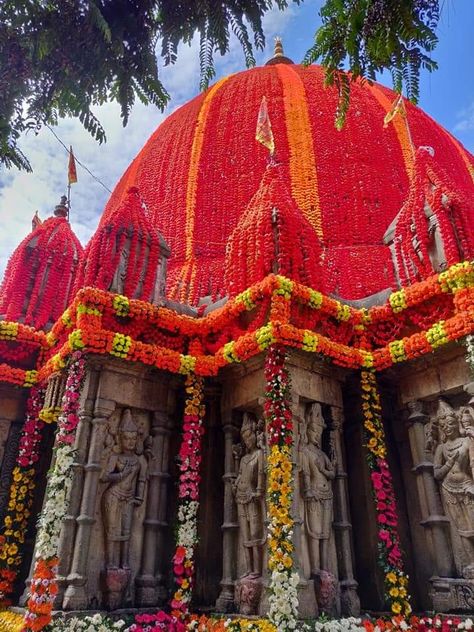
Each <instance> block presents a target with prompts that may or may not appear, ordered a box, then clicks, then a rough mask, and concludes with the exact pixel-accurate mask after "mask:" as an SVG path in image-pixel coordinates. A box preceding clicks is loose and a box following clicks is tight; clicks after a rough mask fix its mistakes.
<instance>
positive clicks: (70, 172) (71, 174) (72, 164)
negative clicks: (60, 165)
mask: <svg viewBox="0 0 474 632" xmlns="http://www.w3.org/2000/svg"><path fill="white" fill-rule="evenodd" d="M67 180H68V183H69V184H74V183H75V182H77V171H76V160H75V158H74V153H73V151H72V145H71V146H70V147H69V165H68V169H67Z"/></svg>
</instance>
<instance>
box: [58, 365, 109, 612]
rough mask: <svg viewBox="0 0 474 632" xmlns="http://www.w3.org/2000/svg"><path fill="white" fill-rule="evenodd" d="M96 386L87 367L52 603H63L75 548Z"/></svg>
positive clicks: (95, 374)
mask: <svg viewBox="0 0 474 632" xmlns="http://www.w3.org/2000/svg"><path fill="white" fill-rule="evenodd" d="M98 385H99V372H98V371H97V370H94V369H90V370H89V371H88V372H87V376H86V380H85V383H84V393H85V399H84V400H83V403H82V406H81V407H80V409H79V413H78V414H79V424H78V427H77V432H76V440H75V444H74V448H75V450H76V456H75V460H74V463H73V469H74V473H73V479H72V487H71V495H70V497H69V507H68V513H67V515H66V516H65V517H64V520H63V526H62V529H61V537H60V540H59V547H58V555H59V571H58V594H57V596H56V600H55V606H56V607H57V608H60V607H61V606H62V602H63V598H64V592H65V590H66V587H67V575H68V572H69V569H70V565H71V558H72V556H73V547H74V533H75V529H76V519H77V517H78V515H79V512H80V509H81V497H82V489H83V485H84V477H85V464H86V459H87V448H88V446H89V438H90V433H91V427H92V426H91V423H92V418H93V411H94V402H95V398H96V396H97V389H98Z"/></svg>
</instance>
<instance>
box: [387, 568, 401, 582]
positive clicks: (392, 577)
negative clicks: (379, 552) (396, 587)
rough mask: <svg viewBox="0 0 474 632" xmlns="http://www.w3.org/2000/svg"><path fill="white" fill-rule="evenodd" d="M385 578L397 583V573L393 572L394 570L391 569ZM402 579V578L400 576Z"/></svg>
mask: <svg viewBox="0 0 474 632" xmlns="http://www.w3.org/2000/svg"><path fill="white" fill-rule="evenodd" d="M385 579H386V580H387V581H388V582H390V583H391V584H396V583H397V576H396V575H395V573H393V572H392V571H390V573H387V574H386V575H385ZM400 579H401V578H400Z"/></svg>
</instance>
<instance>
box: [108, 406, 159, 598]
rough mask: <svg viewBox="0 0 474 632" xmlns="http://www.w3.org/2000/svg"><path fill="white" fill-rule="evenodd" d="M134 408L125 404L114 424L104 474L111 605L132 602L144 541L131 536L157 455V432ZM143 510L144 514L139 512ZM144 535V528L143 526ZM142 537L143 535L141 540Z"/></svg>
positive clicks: (140, 518) (109, 433)
mask: <svg viewBox="0 0 474 632" xmlns="http://www.w3.org/2000/svg"><path fill="white" fill-rule="evenodd" d="M145 432H146V430H145V428H143V426H139V425H138V424H137V423H136V421H135V420H134V417H133V415H132V412H131V411H130V409H128V408H127V409H125V410H123V412H122V414H121V418H120V421H119V423H118V424H117V425H116V426H115V427H110V428H109V432H108V435H107V437H106V441H105V443H106V446H105V450H104V457H103V459H102V467H101V474H100V482H101V483H103V484H104V487H103V491H102V494H101V498H100V513H101V518H102V525H103V543H104V548H103V550H104V562H103V567H105V570H104V571H103V574H102V575H103V584H104V592H105V594H106V605H107V606H108V607H109V608H110V609H114V608H117V607H118V606H119V605H120V604H124V603H130V601H131V596H130V594H129V592H130V587H131V578H132V575H136V573H137V571H138V570H139V569H138V566H139V559H140V556H139V552H138V551H136V552H135V555H134V559H133V560H132V556H131V547H132V546H134V547H135V549H136V548H138V547H139V546H140V545H141V541H138V542H137V541H135V542H132V534H136V533H137V529H136V528H135V526H137V525H136V523H139V522H140V521H142V520H143V516H142V514H143V509H141V508H142V505H143V503H144V500H145V497H146V487H147V478H148V461H149V459H150V458H151V455H152V438H151V437H150V436H146V435H145ZM139 513H140V516H139V515H138V514H139ZM138 531H139V532H140V535H141V536H143V534H142V533H141V532H142V529H139V530H138ZM141 539H142V538H140V537H139V538H138V540H141Z"/></svg>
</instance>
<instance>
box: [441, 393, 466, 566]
mask: <svg viewBox="0 0 474 632" xmlns="http://www.w3.org/2000/svg"><path fill="white" fill-rule="evenodd" d="M460 418H461V420H462V421H460V419H459V418H458V416H457V414H456V412H455V411H454V410H453V409H452V408H451V406H450V405H449V404H448V403H447V402H446V401H444V400H442V399H440V400H439V403H438V409H437V412H436V423H437V426H438V432H439V439H440V442H439V444H438V446H437V448H436V452H435V456H434V476H435V478H436V480H438V481H440V483H441V494H442V498H443V504H444V507H445V511H446V513H447V515H448V517H449V519H450V520H451V524H452V526H453V527H454V528H455V529H456V531H457V532H458V533H459V535H460V537H461V541H462V544H463V548H464V556H463V557H464V560H465V561H467V562H468V563H467V564H466V565H464V568H463V570H462V574H463V576H464V577H466V578H474V441H473V439H472V438H471V437H472V436H473V435H472V432H473V426H472V412H471V414H470V415H469V416H468V415H467V413H466V412H465V410H462V411H461V415H460Z"/></svg>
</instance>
